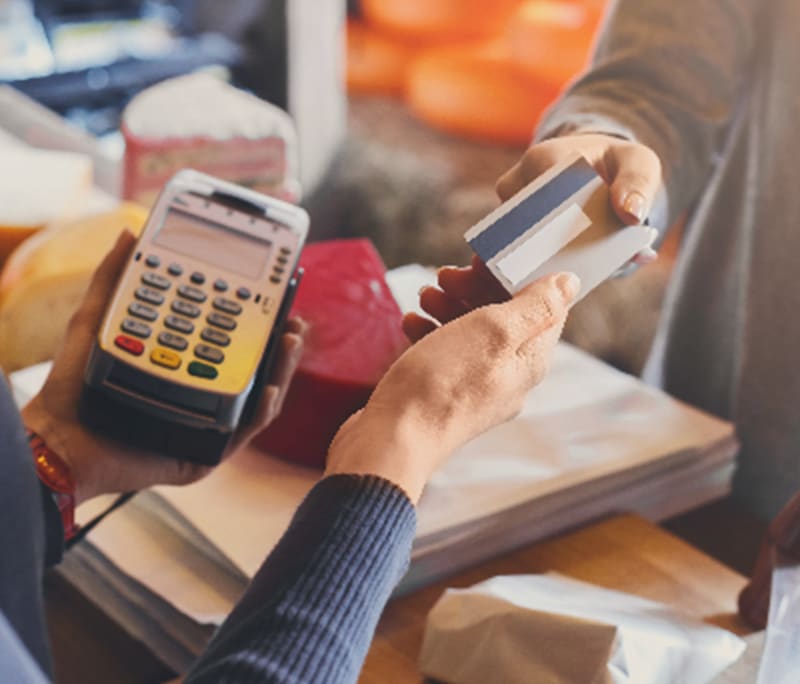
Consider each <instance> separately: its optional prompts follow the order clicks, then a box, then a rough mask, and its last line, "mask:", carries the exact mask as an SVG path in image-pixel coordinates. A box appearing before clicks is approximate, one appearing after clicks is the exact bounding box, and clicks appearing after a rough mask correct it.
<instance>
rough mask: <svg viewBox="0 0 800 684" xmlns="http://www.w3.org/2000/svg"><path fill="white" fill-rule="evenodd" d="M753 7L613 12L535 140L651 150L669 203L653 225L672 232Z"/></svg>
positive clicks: (710, 137)
mask: <svg viewBox="0 0 800 684" xmlns="http://www.w3.org/2000/svg"><path fill="white" fill-rule="evenodd" d="M759 6H763V5H762V3H760V2H758V0H671V1H670V2H663V0H618V2H616V3H612V9H611V13H610V15H609V17H607V19H606V23H605V25H604V28H603V30H602V32H601V35H600V38H599V43H598V46H597V51H596V54H595V58H594V63H593V65H592V67H591V68H590V70H589V71H588V72H587V73H586V74H585V75H584V76H583V77H582V78H580V79H579V80H578V81H577V82H576V83H575V84H574V85H573V86H572V87H571V88H570V89H569V90H568V91H567V93H566V94H565V95H564V96H563V97H562V98H561V100H560V101H559V102H558V103H557V104H556V105H555V106H554V107H553V108H552V109H551V110H550V111H549V113H548V115H547V116H546V118H545V119H544V121H543V122H542V123H541V125H540V127H539V132H538V135H537V140H544V139H547V138H552V137H554V136H560V135H564V134H567V133H570V132H573V131H575V130H585V131H593V132H607V133H611V134H614V135H620V136H623V137H626V138H630V139H632V140H636V141H638V142H640V143H642V144H643V145H645V146H646V147H648V148H649V149H651V150H653V151H654V152H655V153H656V155H657V157H658V159H659V160H660V162H661V165H662V170H663V177H664V184H665V188H666V195H667V198H668V203H669V207H668V209H667V210H666V212H665V213H664V215H663V216H662V217H659V218H660V221H659V222H660V223H661V225H662V227H663V226H667V225H670V224H671V223H672V222H673V220H674V219H675V217H676V216H678V215H679V214H680V213H681V212H682V211H683V210H684V209H685V208H686V207H687V206H688V205H690V204H691V202H692V201H693V200H694V199H695V198H696V197H697V194H698V192H699V190H700V188H702V186H703V183H704V181H705V179H706V178H707V177H708V175H709V173H710V172H711V169H712V165H713V159H714V153H715V151H716V150H717V149H718V147H719V145H720V142H721V139H722V136H723V135H724V133H725V130H726V128H727V126H728V124H729V123H730V121H731V118H732V116H733V113H734V111H735V109H736V106H737V104H738V103H739V101H740V100H741V98H742V85H743V82H744V80H745V79H746V78H747V77H748V70H749V67H750V64H749V63H750V61H751V58H752V53H753V49H754V43H755V41H756V32H757V26H758V14H759V11H763V10H759ZM533 149H535V148H533ZM648 199H651V198H648Z"/></svg>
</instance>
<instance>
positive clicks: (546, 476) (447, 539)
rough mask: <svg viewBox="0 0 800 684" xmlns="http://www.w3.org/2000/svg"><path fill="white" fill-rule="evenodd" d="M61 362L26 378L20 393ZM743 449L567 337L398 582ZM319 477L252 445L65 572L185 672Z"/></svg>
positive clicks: (718, 467)
mask: <svg viewBox="0 0 800 684" xmlns="http://www.w3.org/2000/svg"><path fill="white" fill-rule="evenodd" d="M398 277H399V280H400V284H401V287H400V290H401V291H400V292H399V293H398V300H399V301H400V303H401V306H404V308H411V305H410V301H411V300H415V296H414V295H412V294H409V293H416V291H417V286H418V284H419V282H418V280H419V277H420V273H417V272H413V271H404V272H402V274H401V276H398ZM395 285H397V283H395ZM45 373H46V368H43V367H35V368H32V369H28V370H26V371H21V372H20V373H17V374H15V375H14V376H12V384H13V386H14V388H15V391H16V393H17V398H18V401H20V402H24V401H25V399H26V398H27V397H30V396H31V395H32V393H33V392H35V391H36V389H37V387H38V386H39V384H40V383H41V381H42V379H43V376H44V374H45ZM736 449H737V444H736V441H735V438H734V435H733V430H732V427H731V426H730V425H729V424H728V423H725V422H723V421H720V420H718V419H716V418H713V417H711V416H708V415H706V414H703V413H701V412H699V411H697V410H695V409H692V408H690V407H688V406H685V405H683V404H681V403H679V402H677V401H675V400H673V399H671V398H670V397H668V396H666V395H665V394H663V393H661V392H659V391H657V390H654V389H652V388H650V387H647V386H645V385H644V384H642V383H641V382H639V381H638V380H636V379H635V378H633V377H630V376H628V375H625V374H622V373H620V372H618V371H616V370H614V369H612V368H610V367H608V366H606V365H605V364H603V363H601V362H600V361H597V360H596V359H594V358H592V357H590V356H588V355H586V354H584V353H583V352H580V351H578V350H576V349H575V348H573V347H570V346H569V345H566V344H561V345H560V346H559V347H558V350H557V352H556V356H555V361H554V364H553V368H552V371H551V373H550V375H549V376H548V378H547V379H546V380H545V382H544V383H543V384H542V385H541V386H540V387H538V388H537V389H535V390H534V391H533V392H532V393H531V394H530V396H529V397H528V400H527V402H526V404H525V407H524V409H523V411H522V412H521V414H520V415H519V417H517V418H516V419H515V420H513V421H511V422H509V423H507V424H505V425H502V426H500V427H498V428H495V429H494V430H491V431H489V432H487V433H485V434H484V435H482V436H481V437H479V438H477V439H475V440H474V441H473V442H471V443H470V444H468V445H466V446H465V447H464V448H463V449H461V450H460V451H459V452H458V453H457V454H455V455H454V456H453V457H452V459H451V460H450V461H449V462H448V463H447V464H446V465H445V466H444V467H443V468H442V469H441V470H440V471H439V472H438V473H437V474H436V475H435V477H434V478H433V480H432V481H431V483H430V485H429V487H428V488H427V490H426V492H425V494H424V496H423V498H422V501H421V502H420V506H419V523H418V536H417V539H416V542H415V546H414V551H413V558H412V563H411V569H410V571H409V573H408V575H407V576H406V578H405V579H404V581H403V583H402V584H401V586H400V587H399V589H398V591H399V592H405V591H409V590H411V589H414V588H416V587H419V586H422V585H423V584H425V583H429V582H431V581H433V580H434V579H437V578H439V577H442V576H444V575H447V574H452V573H453V572H455V571H457V570H458V569H459V568H462V567H464V566H466V565H469V564H474V563H475V562H478V561H480V560H482V559H486V558H489V557H491V556H493V555H496V554H498V553H501V552H504V551H508V550H511V549H513V548H515V547H518V546H520V545H523V544H529V543H531V542H534V541H536V540H538V539H541V538H543V537H546V536H550V535H552V534H554V533H557V532H559V531H562V530H566V529H568V528H573V527H575V526H576V525H579V524H582V523H586V522H589V521H591V520H593V519H596V518H598V517H601V516H604V515H607V514H609V513H613V512H617V511H636V512H638V513H640V514H642V515H644V516H645V517H647V518H649V519H651V520H660V519H663V518H665V517H668V516H672V515H675V514H677V513H680V512H682V511H685V510H687V509H690V508H692V507H695V506H698V505H700V504H702V503H705V502H708V501H710V500H713V499H716V498H719V497H721V496H724V495H725V494H726V493H727V492H728V491H729V487H730V481H731V476H732V473H733V469H734V456H735V453H736ZM317 478H318V473H317V472H314V471H310V470H307V469H304V468H300V467H297V466H294V465H291V464H287V463H284V462H281V461H279V460H276V459H273V458H270V457H269V456H267V455H265V454H263V453H260V452H258V451H256V450H254V449H250V450H246V451H243V452H242V453H240V454H239V455H237V457H235V458H234V459H232V460H230V461H228V462H226V463H224V464H223V465H221V466H220V467H219V468H218V469H217V470H216V471H215V472H214V473H213V474H212V475H211V476H210V477H208V478H206V479H205V480H203V481H201V482H198V483H196V484H194V485H191V486H189V487H184V488H173V487H162V488H158V489H157V490H156V491H155V492H150V493H146V494H140V495H138V496H137V497H136V498H135V499H134V500H133V501H132V502H131V503H129V504H127V505H126V506H125V507H123V508H122V509H121V510H119V511H117V512H115V513H114V514H112V515H111V516H110V517H109V518H108V519H107V520H106V521H104V522H103V523H102V524H101V525H100V526H98V527H97V528H96V530H95V531H93V532H92V534H91V535H90V537H89V541H88V542H87V543H84V544H82V545H80V546H79V547H78V548H76V549H75V550H73V551H72V552H71V553H70V557H69V558H68V559H67V560H66V562H65V563H64V565H63V568H62V572H63V573H64V575H65V576H66V577H67V578H68V579H69V580H70V581H71V582H72V583H73V584H74V585H75V586H76V587H77V588H78V589H79V590H81V591H83V593H85V594H86V596H87V598H88V599H89V600H91V601H93V602H96V603H97V604H98V605H99V606H100V607H101V608H102V609H103V610H105V611H106V612H108V613H109V614H110V615H111V616H112V617H113V618H114V619H115V620H117V621H118V622H119V623H120V624H121V625H123V626H124V628H125V629H126V630H128V631H129V632H130V633H131V634H133V635H134V636H136V637H137V638H138V639H139V640H141V641H142V642H144V643H146V644H147V645H148V646H150V648H151V649H152V650H153V651H154V653H156V655H158V656H159V657H160V658H161V659H162V660H163V661H164V662H165V663H167V664H168V665H170V666H171V667H173V668H175V669H176V670H177V671H183V670H184V669H185V668H186V667H187V666H188V664H189V663H190V662H191V659H192V657H193V656H194V655H195V654H196V653H198V652H199V651H200V650H201V649H202V646H203V644H204V642H205V640H206V639H207V638H208V636H209V634H210V631H211V628H210V627H209V625H214V624H218V623H219V622H220V621H221V620H222V619H223V618H224V616H225V614H226V613H227V612H228V611H229V610H230V608H231V606H232V605H233V604H234V602H235V601H236V599H237V597H238V596H239V595H240V594H241V592H242V591H243V590H244V588H245V586H246V583H247V579H248V578H249V577H251V576H252V575H253V573H254V572H255V571H256V570H257V569H258V567H259V565H260V564H261V562H262V561H263V559H264V557H265V556H266V555H267V554H268V553H269V551H270V549H271V548H272V547H273V546H274V545H275V543H276V542H277V540H278V539H279V537H280V535H281V534H282V532H283V530H284V529H285V528H286V526H287V525H288V523H289V520H290V518H291V516H292V513H293V511H294V509H295V508H296V506H297V505H298V503H299V502H300V501H301V499H302V498H303V496H304V495H305V494H306V492H307V491H308V490H309V489H310V488H311V487H312V486H313V484H314V482H316V480H317ZM80 513H81V515H82V516H83V517H84V518H85V517H86V516H88V515H90V513H91V511H89V510H81V511H80Z"/></svg>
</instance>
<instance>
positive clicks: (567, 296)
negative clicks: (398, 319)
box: [326, 273, 580, 503]
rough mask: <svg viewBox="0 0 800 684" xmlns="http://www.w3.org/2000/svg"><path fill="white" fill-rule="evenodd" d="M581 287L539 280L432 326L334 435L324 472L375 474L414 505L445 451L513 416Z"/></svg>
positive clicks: (555, 278)
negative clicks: (507, 297)
mask: <svg viewBox="0 0 800 684" xmlns="http://www.w3.org/2000/svg"><path fill="white" fill-rule="evenodd" d="M579 286H580V283H579V282H578V279H577V277H576V276H574V275H572V274H567V273H562V274H557V275H552V276H547V277H545V278H542V279H541V280H538V281H536V282H535V283H532V284H531V285H529V286H528V287H526V288H525V289H524V290H522V291H521V292H519V293H518V294H517V295H516V296H515V297H514V298H513V299H510V300H509V301H506V302H503V303H500V304H490V305H488V306H482V307H480V308H478V309H476V310H474V311H471V312H469V313H464V314H463V315H461V316H459V317H457V318H454V319H453V320H451V321H450V322H447V323H446V324H445V325H442V326H441V327H438V326H435V324H433V323H431V324H430V325H431V326H433V327H432V328H430V329H426V330H425V331H424V332H425V333H426V334H422V335H420V339H419V341H418V342H417V343H416V344H414V345H413V346H412V347H411V348H409V349H408V350H407V351H406V352H405V354H403V356H401V357H400V359H398V360H397V361H396V362H395V363H394V365H393V366H392V367H391V368H390V369H389V371H388V372H387V373H386V375H385V376H384V377H383V379H382V380H381V381H380V383H378V386H377V387H376V389H375V391H374V392H373V394H372V397H371V398H370V400H369V402H368V403H367V405H366V407H365V408H364V409H362V410H361V411H359V412H358V413H356V414H355V415H354V416H352V417H351V418H350V419H349V420H348V421H347V422H346V423H345V424H344V425H343V426H342V428H341V429H340V430H339V433H338V434H337V435H336V437H335V439H334V440H333V443H332V444H331V448H330V450H329V453H328V464H327V469H326V473H327V474H340V473H341V474H345V473H355V474H373V475H379V476H381V477H383V478H385V479H387V480H390V481H391V482H394V483H395V484H397V485H398V486H399V487H400V488H401V489H403V490H404V491H405V492H406V493H407V494H408V495H409V497H410V498H411V500H412V501H414V502H415V503H416V502H417V501H418V500H419V497H420V495H421V494H422V490H423V488H424V486H425V483H426V482H427V481H428V479H429V477H430V476H431V474H432V473H433V471H434V470H435V469H436V468H437V467H438V466H439V465H440V464H441V463H442V462H443V461H444V460H445V459H446V458H447V457H448V456H449V455H450V454H451V453H452V452H453V451H455V450H456V449H457V448H458V447H460V446H461V445H462V444H464V443H465V442H467V441H469V440H470V439H472V438H473V437H476V436H477V435H479V434H481V433H482V432H484V431H485V430H488V429H489V428H491V427H493V426H495V425H497V424H499V423H502V422H504V421H506V420H508V419H509V418H512V417H513V416H514V415H516V414H517V413H518V412H519V410H520V409H521V408H522V404H523V401H524V399H525V396H526V395H527V394H528V392H529V390H530V389H531V388H532V387H534V386H535V385H537V384H538V383H539V382H540V381H541V380H542V378H543V377H544V376H545V374H546V372H547V369H548V367H549V365H550V360H551V357H552V354H553V349H554V347H555V345H556V342H557V341H558V338H559V336H560V335H561V330H562V328H563V326H564V321H565V319H566V316H567V312H568V310H569V306H570V304H571V303H572V301H573V300H574V299H575V296H576V295H577V293H578V290H579ZM446 317H447V318H450V316H449V315H448V316H446Z"/></svg>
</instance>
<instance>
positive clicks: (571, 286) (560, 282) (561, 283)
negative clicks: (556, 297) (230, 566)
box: [556, 273, 581, 304]
mask: <svg viewBox="0 0 800 684" xmlns="http://www.w3.org/2000/svg"><path fill="white" fill-rule="evenodd" d="M556 287H557V288H558V289H559V290H560V291H561V296H562V297H563V298H564V301H565V302H566V303H567V304H569V303H571V302H573V301H574V300H575V297H577V296H578V292H580V289H581V279H580V278H578V276H576V275H575V274H574V273H562V274H560V275H559V276H558V277H557V278H556Z"/></svg>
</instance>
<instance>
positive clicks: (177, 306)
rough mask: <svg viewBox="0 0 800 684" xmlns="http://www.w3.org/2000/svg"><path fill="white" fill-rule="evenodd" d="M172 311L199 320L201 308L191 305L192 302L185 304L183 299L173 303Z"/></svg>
mask: <svg viewBox="0 0 800 684" xmlns="http://www.w3.org/2000/svg"><path fill="white" fill-rule="evenodd" d="M172 310H173V311H174V312H175V313H178V314H181V315H182V316H187V317H188V318H197V317H198V316H199V315H200V307H199V306H196V305H195V304H191V303H190V302H185V301H183V300H182V299H176V300H175V301H174V302H172Z"/></svg>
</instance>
